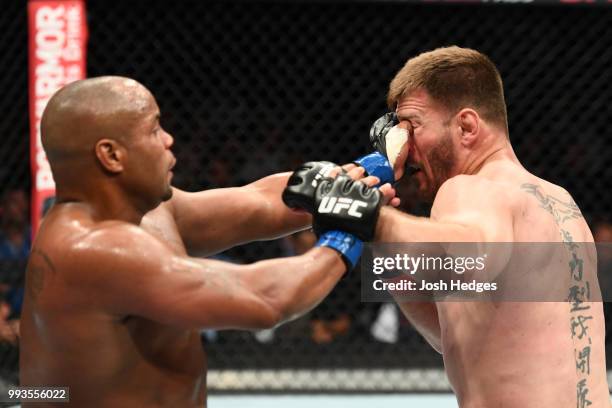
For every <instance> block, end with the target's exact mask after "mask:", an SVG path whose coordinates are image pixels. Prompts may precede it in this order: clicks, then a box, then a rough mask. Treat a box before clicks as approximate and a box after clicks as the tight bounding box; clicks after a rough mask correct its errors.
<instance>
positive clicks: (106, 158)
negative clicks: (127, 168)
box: [95, 139, 127, 173]
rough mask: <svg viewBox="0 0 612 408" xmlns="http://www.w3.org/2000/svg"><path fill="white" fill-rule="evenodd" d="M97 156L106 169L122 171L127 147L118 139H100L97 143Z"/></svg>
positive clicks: (115, 171) (114, 171) (112, 171)
mask: <svg viewBox="0 0 612 408" xmlns="http://www.w3.org/2000/svg"><path fill="white" fill-rule="evenodd" d="M95 149H96V157H97V158H98V161H99V162H100V165H101V166H102V167H103V168H104V170H106V171H109V172H111V173H121V172H122V171H123V168H124V161H125V158H126V156H127V154H126V150H125V148H124V147H123V146H122V145H121V144H120V143H119V142H117V141H116V140H113V139H100V140H98V142H97V143H96V147H95Z"/></svg>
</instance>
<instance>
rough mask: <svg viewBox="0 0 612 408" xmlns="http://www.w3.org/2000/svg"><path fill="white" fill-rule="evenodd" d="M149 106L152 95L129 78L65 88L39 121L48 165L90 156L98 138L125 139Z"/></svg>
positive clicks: (97, 80) (102, 79) (95, 80)
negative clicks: (88, 154)
mask: <svg viewBox="0 0 612 408" xmlns="http://www.w3.org/2000/svg"><path fill="white" fill-rule="evenodd" d="M152 104H155V100H154V99H153V97H152V95H151V93H150V92H149V91H148V90H147V89H146V88H145V87H144V86H143V85H141V84H140V83H138V82H136V81H134V80H133V79H129V78H123V77H115V76H106V77H98V78H90V79H84V80H81V81H76V82H73V83H71V84H69V85H67V86H65V87H64V88H62V89H61V90H59V91H58V92H57V93H56V94H55V95H53V97H52V98H51V99H50V100H49V103H48V104H47V107H46V108H45V111H44V113H43V117H42V121H41V137H42V143H43V147H44V149H45V152H46V154H47V157H48V158H49V162H50V163H51V166H52V167H54V164H58V162H61V161H62V160H63V159H69V158H75V157H82V158H84V157H83V156H82V155H84V154H85V155H87V153H90V154H91V153H93V148H94V145H95V143H96V142H97V141H98V140H100V139H101V138H111V139H115V140H125V139H126V138H127V137H128V135H129V133H130V129H131V128H132V127H133V126H134V125H136V124H137V121H138V119H139V118H141V116H142V113H143V112H144V111H146V110H147V109H150V108H151V105H152ZM90 157H93V156H90Z"/></svg>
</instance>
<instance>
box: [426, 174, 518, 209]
mask: <svg viewBox="0 0 612 408" xmlns="http://www.w3.org/2000/svg"><path fill="white" fill-rule="evenodd" d="M512 201H513V197H512V194H511V193H510V191H509V190H508V187H507V186H505V185H503V184H502V183H499V182H496V181H492V180H490V179H487V178H485V177H481V176H478V175H470V176H468V175H458V176H455V177H452V178H450V179H448V180H447V181H446V182H444V184H442V186H441V187H440V190H438V193H437V194H436V199H435V201H434V204H433V207H432V218H436V217H437V216H442V215H444V214H451V213H455V212H462V213H464V212H469V211H478V212H482V211H485V212H488V211H500V210H507V209H509V207H510V205H511V204H512Z"/></svg>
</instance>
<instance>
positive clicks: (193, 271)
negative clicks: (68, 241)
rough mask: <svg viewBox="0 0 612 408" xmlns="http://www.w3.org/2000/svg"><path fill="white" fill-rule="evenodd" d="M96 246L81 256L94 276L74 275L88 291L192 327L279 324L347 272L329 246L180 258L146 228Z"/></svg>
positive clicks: (112, 235)
mask: <svg viewBox="0 0 612 408" xmlns="http://www.w3.org/2000/svg"><path fill="white" fill-rule="evenodd" d="M90 241H95V242H85V243H84V245H81V246H80V248H81V249H80V251H82V252H81V253H80V254H79V256H78V257H77V258H75V259H79V262H82V263H83V265H82V266H83V267H84V266H85V265H87V266H88V273H87V274H80V273H79V274H78V275H75V276H74V277H73V278H74V279H75V282H74V283H73V284H74V285H77V286H78V288H79V291H80V293H84V294H90V295H91V297H92V299H96V302H99V303H101V305H102V306H103V307H104V308H105V309H106V310H107V311H108V312H110V313H111V314H113V315H116V316H118V317H121V316H129V315H136V316H142V317H145V318H147V319H150V320H154V321H157V322H160V323H164V324H169V325H175V326H180V327H185V328H243V329H250V328H265V327H272V326H275V325H277V324H279V323H281V322H284V321H286V320H289V319H292V318H294V317H297V316H299V315H300V314H303V313H305V312H307V311H308V310H310V309H311V308H313V307H314V306H315V305H316V304H317V303H319V302H320V301H321V300H322V299H323V298H324V297H325V296H326V295H327V294H328V293H329V292H330V290H331V289H332V288H333V287H334V285H335V284H336V282H337V281H338V280H339V279H340V277H341V276H342V275H343V273H344V271H345V269H346V266H345V264H344V262H343V261H342V259H341V257H340V255H339V254H338V252H336V251H335V250H333V249H329V248H321V247H318V248H314V249H312V250H310V251H309V252H307V253H306V254H304V255H302V256H297V257H291V258H283V259H275V260H268V261H262V262H258V263H255V264H252V265H246V266H242V265H234V264H230V263H225V262H220V261H214V260H201V259H195V258H189V257H183V256H176V255H174V254H173V252H172V251H171V250H169V249H168V247H167V246H166V245H165V244H164V243H163V242H161V241H159V240H157V239H156V238H154V237H153V236H151V235H150V234H148V233H146V232H144V231H143V230H142V229H140V228H137V227H132V226H125V225H122V226H118V227H112V228H109V229H108V230H105V231H104V232H102V233H98V234H96V235H95V236H93V237H92V238H90ZM109 243H112V247H111V246H110V244H109ZM83 269H85V268H83ZM75 270H80V266H78V265H77V267H76V268H75Z"/></svg>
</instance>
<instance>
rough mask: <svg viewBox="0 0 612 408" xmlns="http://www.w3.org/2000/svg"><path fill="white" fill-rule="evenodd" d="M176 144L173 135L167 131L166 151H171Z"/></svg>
mask: <svg viewBox="0 0 612 408" xmlns="http://www.w3.org/2000/svg"><path fill="white" fill-rule="evenodd" d="M173 144H174V138H173V137H172V135H171V134H170V133H168V132H166V131H164V146H165V147H166V149H169V148H170V147H172V145H173Z"/></svg>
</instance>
